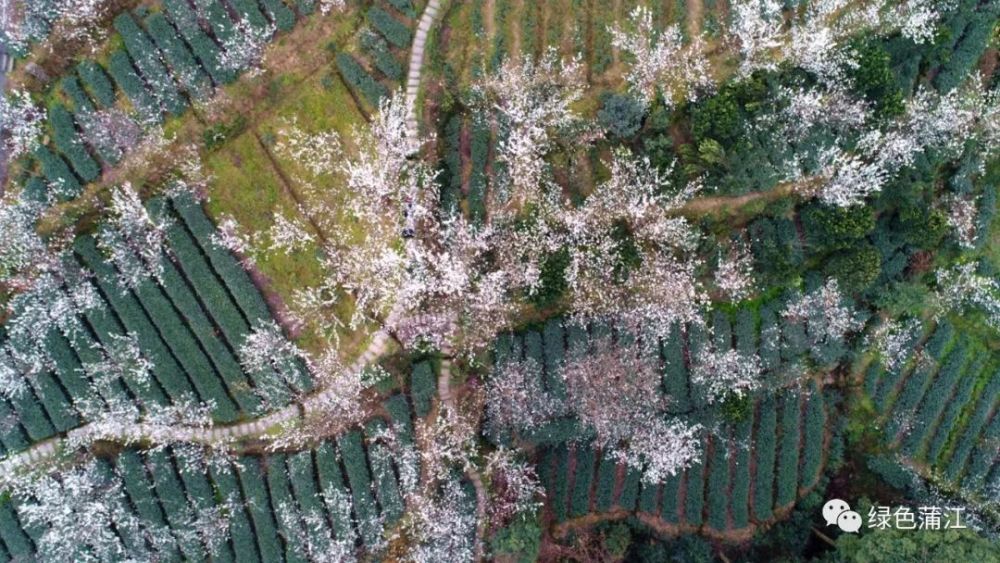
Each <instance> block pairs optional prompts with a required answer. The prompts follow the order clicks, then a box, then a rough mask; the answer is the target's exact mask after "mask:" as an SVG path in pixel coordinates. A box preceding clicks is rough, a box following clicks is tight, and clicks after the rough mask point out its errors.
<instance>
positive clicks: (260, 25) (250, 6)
mask: <svg viewBox="0 0 1000 563" xmlns="http://www.w3.org/2000/svg"><path fill="white" fill-rule="evenodd" d="M229 3H230V5H232V7H233V8H234V9H235V10H236V17H237V19H238V20H243V21H246V22H247V23H248V24H250V27H252V28H254V29H258V30H260V29H266V28H267V27H268V25H269V24H268V21H267V18H265V17H264V14H263V13H261V11H260V8H259V7H258V6H257V0H229Z"/></svg>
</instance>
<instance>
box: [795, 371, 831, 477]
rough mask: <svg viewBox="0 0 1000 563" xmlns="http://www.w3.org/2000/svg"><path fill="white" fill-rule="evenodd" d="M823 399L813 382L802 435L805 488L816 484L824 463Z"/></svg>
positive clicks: (801, 474)
mask: <svg viewBox="0 0 1000 563" xmlns="http://www.w3.org/2000/svg"><path fill="white" fill-rule="evenodd" d="M823 399H824V398H823V394H822V393H820V392H819V390H818V389H817V388H816V385H815V384H813V385H812V386H811V390H810V393H809V395H808V396H807V398H806V412H805V422H804V427H803V437H802V466H801V468H800V472H799V486H800V487H803V488H808V487H811V486H813V484H815V482H816V480H817V479H818V478H819V472H820V466H821V465H822V463H823V433H824V432H823V430H824V428H825V427H826V424H825V423H826V420H825V414H824V408H823V403H824V401H823Z"/></svg>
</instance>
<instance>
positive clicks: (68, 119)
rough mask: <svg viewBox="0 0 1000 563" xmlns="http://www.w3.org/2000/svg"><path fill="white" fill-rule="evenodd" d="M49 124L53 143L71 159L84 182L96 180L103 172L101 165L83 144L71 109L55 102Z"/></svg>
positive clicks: (50, 111) (70, 161) (50, 109)
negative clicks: (70, 111)
mask: <svg viewBox="0 0 1000 563" xmlns="http://www.w3.org/2000/svg"><path fill="white" fill-rule="evenodd" d="M49 125H50V126H51V127H52V141H53V143H55V145H56V148H57V149H59V152H61V153H62V154H63V156H65V157H66V159H67V160H68V161H69V163H70V166H72V167H73V170H74V171H75V172H76V174H77V176H79V177H80V178H82V179H83V181H84V182H92V181H94V180H95V179H96V178H97V177H98V176H99V175H100V174H101V167H100V166H99V165H98V164H97V161H96V160H94V159H93V157H91V156H90V153H88V152H87V149H86V147H84V146H83V141H81V140H80V134H79V133H78V132H77V130H76V124H75V123H74V122H73V116H72V115H71V114H70V113H69V110H67V109H66V107H65V106H63V105H62V104H53V105H52V107H50V108H49Z"/></svg>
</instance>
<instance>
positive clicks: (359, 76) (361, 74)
mask: <svg viewBox="0 0 1000 563" xmlns="http://www.w3.org/2000/svg"><path fill="white" fill-rule="evenodd" d="M337 69H338V70H340V74H341V76H343V77H344V80H345V81H346V82H347V83H348V84H349V85H350V86H351V87H352V88H355V89H357V90H358V91H360V92H361V95H362V96H364V98H365V99H366V100H367V101H368V103H369V104H371V105H372V106H375V107H378V105H379V102H381V100H382V98H385V97H387V96H388V95H389V90H388V89H387V88H386V87H385V86H383V85H382V83H380V82H378V81H377V80H375V79H374V78H372V76H371V75H370V74H368V71H367V70H365V69H364V67H362V66H361V65H360V64H358V61H356V60H355V59H354V57H352V56H351V55H348V54H347V53H337Z"/></svg>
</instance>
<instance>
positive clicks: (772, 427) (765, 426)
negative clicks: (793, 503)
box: [753, 397, 778, 520]
mask: <svg viewBox="0 0 1000 563" xmlns="http://www.w3.org/2000/svg"><path fill="white" fill-rule="evenodd" d="M777 410H778V408H777V404H776V403H775V400H774V398H773V397H768V398H767V399H765V400H764V401H762V402H761V403H760V405H759V407H758V409H757V412H758V415H757V416H758V419H757V433H756V435H755V436H754V447H753V454H754V467H755V473H754V493H753V514H754V517H755V518H756V519H758V520H766V519H768V518H770V517H771V516H772V514H773V512H772V508H773V503H774V461H775V452H776V441H777V425H778V422H777V421H778V415H777Z"/></svg>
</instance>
